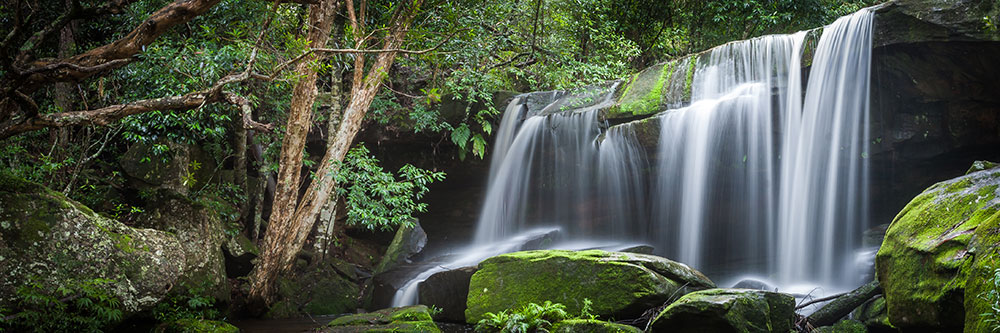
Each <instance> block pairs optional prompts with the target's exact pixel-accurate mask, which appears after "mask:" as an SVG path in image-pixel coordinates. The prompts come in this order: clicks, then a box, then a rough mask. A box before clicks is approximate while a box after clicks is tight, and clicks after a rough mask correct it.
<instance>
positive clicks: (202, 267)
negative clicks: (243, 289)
mask: <svg viewBox="0 0 1000 333" xmlns="http://www.w3.org/2000/svg"><path fill="white" fill-rule="evenodd" d="M155 196H156V198H155V199H154V200H151V202H152V203H151V204H150V206H151V207H148V208H147V209H146V211H145V212H144V213H143V214H142V215H140V217H139V218H138V219H137V221H136V225H135V226H136V227H145V228H150V229H157V230H163V231H167V232H170V233H172V234H173V236H174V237H175V238H177V240H178V241H179V242H180V246H181V250H182V251H183V253H185V254H186V255H185V256H184V266H185V267H186V270H185V274H184V277H183V278H182V279H180V280H179V281H178V283H177V287H175V288H174V289H173V290H172V291H173V292H184V291H185V289H186V288H198V289H204V290H205V291H206V293H208V295H210V296H212V297H214V298H215V299H216V300H219V301H222V302H224V303H228V301H229V296H230V295H229V285H228V283H226V266H225V259H224V257H223V254H222V247H223V244H225V243H226V241H227V240H226V239H225V235H226V234H225V231H224V230H223V227H222V222H221V220H220V219H219V215H218V214H217V213H215V211H213V210H211V209H209V208H208V207H205V206H204V205H202V204H199V203H196V202H193V201H191V199H188V198H187V197H185V196H182V195H179V194H177V193H176V192H173V191H170V190H159V191H157V192H156V194H155ZM178 287H179V288H178Z"/></svg>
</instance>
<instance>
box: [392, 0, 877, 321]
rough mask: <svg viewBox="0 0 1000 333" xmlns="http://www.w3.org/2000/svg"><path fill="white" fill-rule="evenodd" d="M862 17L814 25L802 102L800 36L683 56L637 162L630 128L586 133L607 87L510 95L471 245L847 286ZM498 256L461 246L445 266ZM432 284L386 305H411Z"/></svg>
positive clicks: (854, 216)
mask: <svg viewBox="0 0 1000 333" xmlns="http://www.w3.org/2000/svg"><path fill="white" fill-rule="evenodd" d="M871 22H872V13H871V12H870V11H868V10H862V11H860V12H858V13H855V14H853V15H850V16H846V17H843V18H841V19H839V20H837V21H836V22H835V23H833V24H832V25H830V26H828V27H826V28H825V29H824V31H823V34H822V36H821V38H820V40H819V43H818V45H817V47H816V49H815V51H814V52H813V53H814V54H815V56H814V58H813V59H812V62H811V64H812V65H811V68H809V72H808V73H809V75H808V85H807V87H806V88H805V91H803V84H802V83H803V82H804V78H803V76H802V73H803V70H802V63H803V59H802V58H803V56H802V55H803V49H804V45H806V44H807V43H806V42H805V40H806V37H807V34H806V33H805V32H800V33H797V34H792V35H777V36H765V37H760V38H756V39H752V40H748V41H739V42H733V43H729V44H726V45H723V46H720V47H717V48H715V49H712V50H711V51H710V52H709V53H707V54H706V55H703V56H701V57H694V58H692V59H693V60H691V61H697V63H696V64H695V72H694V75H693V78H692V81H691V84H690V87H691V96H692V98H691V100H692V102H691V104H690V105H688V106H686V107H682V108H678V109H673V110H667V111H664V112H662V113H660V114H659V115H658V116H657V117H658V118H657V119H656V120H658V121H659V123H660V128H659V133H658V135H659V141H658V143H657V144H656V146H657V148H656V149H654V150H651V151H646V150H644V149H643V148H642V147H643V145H641V144H640V143H639V141H640V140H639V138H638V137H637V134H636V131H637V130H636V128H637V127H636V126H637V125H636V123H635V122H633V123H625V124H620V125H615V126H611V127H610V128H608V127H607V126H602V125H603V124H601V123H600V122H599V119H600V113H601V111H602V110H603V109H606V108H608V107H610V106H611V105H613V104H614V102H615V101H614V100H613V97H614V95H615V94H614V91H615V90H616V88H617V87H616V86H617V83H615V85H614V86H610V87H596V88H593V89H592V90H591V91H588V92H585V93H582V94H581V93H576V94H569V95H560V93H533V94H527V95H521V96H518V97H517V98H515V99H514V100H513V101H512V102H511V104H510V106H508V108H507V110H506V112H505V114H504V117H503V121H502V123H501V126H500V129H499V131H498V135H497V140H496V143H495V144H494V147H493V151H492V154H493V159H492V161H491V163H492V164H491V169H490V177H489V185H488V190H487V195H486V200H485V203H484V207H483V210H482V213H481V216H480V220H479V222H478V229H477V232H476V236H475V244H502V243H501V242H502V241H504V240H508V239H511V238H512V237H515V236H516V235H518V234H520V233H523V232H524V231H525V230H529V229H530V228H535V227H539V226H556V227H558V228H559V229H560V230H562V232H563V233H564V238H569V239H596V238H603V239H612V240H624V241H631V242H635V241H645V242H649V243H652V245H654V246H655V247H656V248H657V253H658V254H661V255H664V256H666V257H669V258H673V259H676V260H678V261H681V262H685V263H687V264H689V265H691V266H693V267H696V268H699V269H701V270H702V271H704V272H706V273H708V274H709V275H710V276H716V277H717V278H719V277H721V278H726V277H735V276H737V275H740V274H755V275H763V276H766V277H768V278H769V279H771V280H774V281H776V282H777V283H778V284H779V285H782V286H788V285H793V284H799V283H820V284H823V285H827V286H833V287H840V288H843V287H850V286H851V285H852V284H855V283H857V281H855V280H853V279H851V277H853V276H858V275H860V274H858V273H856V272H855V271H854V270H853V269H852V266H851V265H850V261H851V259H852V251H854V250H856V249H857V248H858V247H859V244H858V241H857V238H860V237H855V236H857V234H859V233H860V232H861V230H862V228H864V227H865V226H866V225H867V221H866V217H867V214H868V207H867V201H868V200H867V186H868V179H867V160H866V158H867V146H866V144H867V142H868V129H867V128H868V90H869V64H870V54H871ZM675 86H676V85H675V84H671V85H670V87H675ZM803 96H804V98H803ZM507 250H509V246H494V245H481V246H479V247H473V248H472V249H470V250H467V252H468V253H469V254H470V255H469V256H464V257H463V258H462V259H461V260H458V261H456V264H461V265H468V264H472V263H474V262H478V260H482V259H485V258H486V256H487V255H495V254H498V253H500V252H502V251H507ZM498 251H500V252H498ZM480 257H481V258H480ZM445 266H447V267H452V266H454V265H445ZM439 270H441V268H438V269H436V271H439ZM432 273H433V272H430V271H428V272H424V273H422V274H420V275H419V276H417V277H416V278H415V279H414V280H413V281H411V282H410V283H409V284H407V286H406V287H404V288H403V289H401V290H400V291H399V292H397V294H396V300H395V301H394V305H396V306H399V305H406V304H413V303H415V302H416V301H417V300H416V296H415V295H416V287H417V285H418V284H419V282H420V281H422V280H423V279H426V278H427V277H428V276H429V275H430V274H432Z"/></svg>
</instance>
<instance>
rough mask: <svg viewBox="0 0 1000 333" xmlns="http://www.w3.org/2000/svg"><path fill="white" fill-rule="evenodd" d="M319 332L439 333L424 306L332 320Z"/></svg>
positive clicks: (379, 311) (384, 310) (386, 310)
mask: <svg viewBox="0 0 1000 333" xmlns="http://www.w3.org/2000/svg"><path fill="white" fill-rule="evenodd" d="M318 331H319V332H345V333H346V332H426V333H431V332H441V330H440V329H438V327H437V325H436V324H434V321H433V319H431V314H430V312H429V311H428V309H427V307H426V306H423V305H413V306H405V307H400V308H390V309H383V310H378V311H374V312H369V313H360V314H355V315H348V316H343V317H340V318H337V319H334V320H333V321H331V322H330V323H329V324H327V325H326V326H325V327H323V328H321V329H319V330H318Z"/></svg>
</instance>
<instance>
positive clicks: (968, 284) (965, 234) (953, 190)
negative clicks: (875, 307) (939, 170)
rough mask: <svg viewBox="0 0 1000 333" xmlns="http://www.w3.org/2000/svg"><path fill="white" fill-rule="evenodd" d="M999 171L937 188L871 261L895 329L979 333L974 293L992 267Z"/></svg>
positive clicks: (907, 212) (997, 242) (914, 206)
mask: <svg viewBox="0 0 1000 333" xmlns="http://www.w3.org/2000/svg"><path fill="white" fill-rule="evenodd" d="M998 187H1000V168H993V169H987V170H982V171H975V172H972V173H970V174H967V175H965V176H961V177H958V178H954V179H951V180H948V181H944V182H940V183H937V184H935V185H933V186H931V187H930V188H928V189H927V190H925V191H924V192H923V193H921V194H920V195H918V196H917V197H916V198H914V199H913V200H912V201H910V203H909V204H907V205H906V207H904V208H903V210H902V211H900V212H899V214H898V215H897V216H896V218H895V219H894V220H893V222H892V224H890V226H889V229H888V231H887V232H886V236H885V240H884V242H883V243H882V247H881V248H880V249H879V252H878V254H877V256H876V258H875V267H876V271H877V275H878V279H879V282H880V284H881V285H882V288H883V289H884V290H885V300H886V307H887V310H888V315H889V322H890V323H891V324H892V325H893V326H895V327H897V328H899V329H903V330H905V329H909V328H919V329H930V330H941V331H958V330H961V329H962V328H963V327H964V328H965V329H966V330H967V331H968V332H978V331H982V329H981V328H982V327H983V325H985V324H983V323H982V322H981V320H980V318H979V314H981V313H983V312H985V311H988V310H989V307H988V305H987V304H985V301H983V300H982V299H981V298H980V297H978V295H979V294H980V293H981V292H982V291H984V290H988V289H989V288H990V286H988V285H986V280H985V279H986V278H987V277H988V276H990V274H991V273H992V271H993V268H994V267H997V266H996V264H997V258H998V246H1000V236H998V234H1000V225H998V223H1000V222H998V219H1000V217H998V216H1000V213H998V212H1000V209H998V208H1000V198H998V194H997V192H998Z"/></svg>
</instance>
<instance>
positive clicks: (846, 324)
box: [814, 320, 868, 333]
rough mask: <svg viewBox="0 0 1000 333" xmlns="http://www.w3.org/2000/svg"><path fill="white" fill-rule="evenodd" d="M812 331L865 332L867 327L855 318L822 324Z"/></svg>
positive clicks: (820, 332)
mask: <svg viewBox="0 0 1000 333" xmlns="http://www.w3.org/2000/svg"><path fill="white" fill-rule="evenodd" d="M814 332H817V333H866V332H868V329H867V328H866V327H865V324H862V323H861V322H860V321H857V320H841V321H838V322H837V323H836V324H833V326H823V327H820V328H817V329H816V330H815V331H814Z"/></svg>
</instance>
